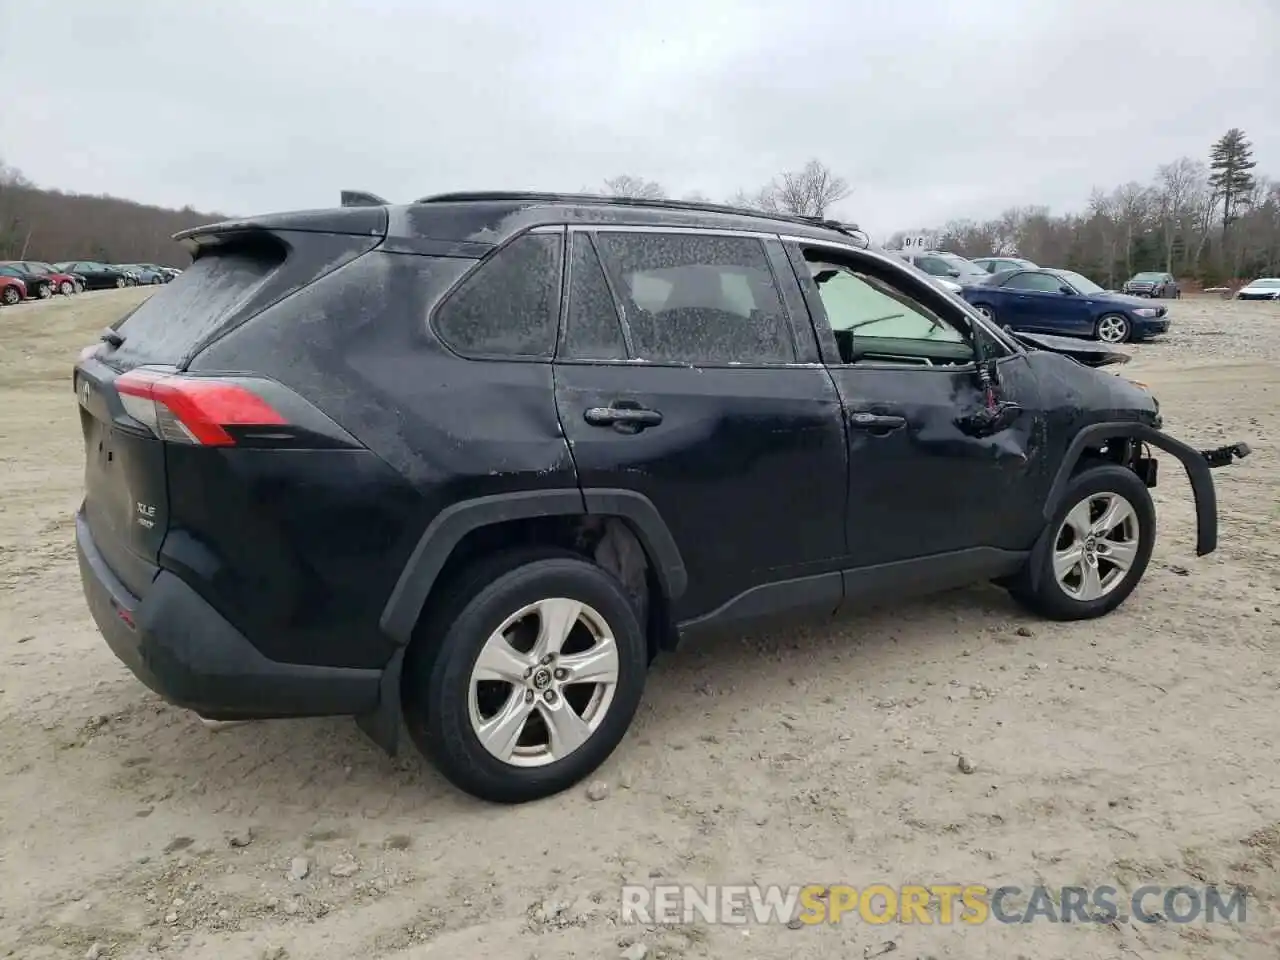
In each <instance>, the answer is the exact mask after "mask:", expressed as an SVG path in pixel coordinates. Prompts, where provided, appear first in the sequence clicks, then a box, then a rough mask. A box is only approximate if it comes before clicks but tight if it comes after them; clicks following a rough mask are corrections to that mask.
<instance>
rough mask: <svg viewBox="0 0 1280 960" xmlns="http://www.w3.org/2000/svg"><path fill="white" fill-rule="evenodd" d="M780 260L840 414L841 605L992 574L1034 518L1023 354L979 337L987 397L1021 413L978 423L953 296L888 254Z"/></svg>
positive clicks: (982, 405)
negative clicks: (845, 453)
mask: <svg viewBox="0 0 1280 960" xmlns="http://www.w3.org/2000/svg"><path fill="white" fill-rule="evenodd" d="M790 253H791V255H792V261H793V265H794V266H795V268H796V274H797V277H798V279H799V280H800V282H801V286H802V288H803V290H804V295H805V299H806V301H807V302H808V304H809V306H810V312H811V314H812V316H813V320H814V324H815V328H816V332H817V336H818V341H819V344H820V345H821V346H822V348H823V352H824V358H825V359H826V360H827V365H828V368H829V369H830V370H831V373H832V377H833V379H834V380H835V383H836V388H837V389H838V390H839V392H840V398H841V402H842V404H843V405H844V409H845V415H846V426H847V434H848V445H849V507H848V526H847V534H846V536H847V549H848V561H847V565H846V566H847V568H848V570H849V571H850V577H849V578H848V580H847V582H846V590H847V592H848V593H849V596H850V599H851V600H856V599H858V598H859V595H860V594H863V593H866V592H869V589H870V591H871V592H874V590H875V589H879V588H882V587H890V586H892V587H893V588H895V589H898V588H900V587H902V586H904V585H905V586H909V585H910V584H911V583H917V585H919V586H920V587H921V588H926V587H927V588H933V587H936V586H939V585H945V583H939V582H938V578H939V576H940V577H941V580H942V581H946V580H949V579H952V580H954V581H955V582H957V583H963V582H965V581H967V580H970V579H973V578H974V577H975V576H979V575H998V574H999V573H1001V572H1002V570H1003V568H1004V567H1006V566H1007V565H1009V564H1010V563H1013V562H1015V561H1016V560H1017V559H1018V552H1019V551H1021V550H1024V549H1026V548H1027V547H1029V546H1030V543H1031V541H1032V540H1034V536H1035V533H1036V532H1037V530H1038V527H1039V522H1040V521H1039V510H1040V505H1039V503H1038V502H1037V500H1036V497H1035V496H1034V495H1033V493H1032V492H1031V489H1032V485H1031V484H1028V483H1027V479H1028V477H1029V476H1031V475H1032V474H1033V473H1034V471H1035V470H1036V469H1037V467H1038V463H1039V459H1040V457H1041V456H1042V452H1041V451H1042V446H1043V435H1044V423H1043V415H1042V413H1041V412H1040V411H1039V409H1038V407H1039V403H1038V397H1037V391H1036V385H1035V382H1034V380H1033V379H1032V378H1030V377H1029V376H1028V375H1027V373H1028V371H1027V367H1028V364H1027V361H1026V358H1025V355H1022V354H1019V353H1017V352H1015V351H1013V350H1011V349H1009V348H1008V347H1007V346H1006V345H1004V344H1003V343H1002V342H1001V341H1000V340H999V338H998V337H996V336H995V335H994V334H992V333H990V332H986V331H980V332H977V334H976V335H978V336H982V337H983V340H982V344H981V345H982V350H983V356H984V357H988V358H992V359H994V360H995V361H996V363H995V368H996V374H997V377H998V378H999V380H1000V382H1001V385H1000V387H999V388H998V389H997V393H996V395H995V397H994V399H995V400H997V401H1000V400H1003V401H1004V402H1008V401H1016V402H1018V403H1020V404H1021V406H1022V407H1023V408H1024V409H1023V410H1022V411H1021V412H1020V413H1019V412H1016V411H1013V410H1010V411H1009V412H1008V413H1006V416H1008V417H1009V418H1010V419H1009V420H1007V421H999V420H996V421H988V420H987V419H985V414H986V412H987V411H988V410H989V404H988V402H987V396H986V393H985V391H984V389H983V388H982V385H981V383H980V381H979V379H978V376H977V373H976V367H975V363H974V358H975V346H974V336H975V328H974V327H973V326H972V325H971V323H970V320H969V318H968V316H967V315H966V314H965V313H964V311H963V310H962V309H961V308H960V307H958V306H956V305H955V304H954V303H953V302H952V300H951V298H950V297H947V296H946V295H945V294H943V293H941V292H940V291H937V290H934V289H932V287H931V286H930V285H928V284H927V283H922V282H921V281H919V280H918V279H917V278H915V277H914V276H913V275H911V274H909V273H908V272H907V271H905V270H902V269H901V268H899V267H897V266H896V265H894V264H892V263H891V262H889V261H888V260H887V259H885V258H879V257H875V256H873V255H869V254H863V253H860V252H856V251H845V250H839V249H834V248H829V247H822V246H820V245H813V246H810V245H803V244H799V243H797V244H796V245H795V246H793V247H792V248H791V250H790Z"/></svg>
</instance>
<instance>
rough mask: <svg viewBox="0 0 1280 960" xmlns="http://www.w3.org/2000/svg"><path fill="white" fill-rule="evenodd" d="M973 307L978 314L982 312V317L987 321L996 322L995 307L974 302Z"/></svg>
mask: <svg viewBox="0 0 1280 960" xmlns="http://www.w3.org/2000/svg"><path fill="white" fill-rule="evenodd" d="M973 309H975V310H977V311H978V312H979V313H980V314H982V317H983V319H984V320H986V321H988V322H989V323H995V322H996V308H995V307H993V306H991V304H989V303H975V304H974V305H973Z"/></svg>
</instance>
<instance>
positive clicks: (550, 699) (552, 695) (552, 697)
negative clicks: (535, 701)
mask: <svg viewBox="0 0 1280 960" xmlns="http://www.w3.org/2000/svg"><path fill="white" fill-rule="evenodd" d="M542 697H543V699H544V700H546V701H547V703H555V702H556V692H555V691H554V690H548V691H547V692H546V693H544V694H543V695H542Z"/></svg>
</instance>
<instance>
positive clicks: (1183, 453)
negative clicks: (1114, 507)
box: [1044, 421, 1218, 557]
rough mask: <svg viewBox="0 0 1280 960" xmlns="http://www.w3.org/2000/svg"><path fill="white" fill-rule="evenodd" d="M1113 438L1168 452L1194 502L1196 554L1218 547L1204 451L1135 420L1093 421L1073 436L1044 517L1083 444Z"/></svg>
mask: <svg viewBox="0 0 1280 960" xmlns="http://www.w3.org/2000/svg"><path fill="white" fill-rule="evenodd" d="M1115 437H1128V438H1131V439H1133V440H1139V441H1142V442H1143V443H1149V444H1151V445H1152V446H1153V447H1159V448H1160V449H1161V450H1164V451H1165V452H1166V453H1170V454H1172V455H1173V456H1174V457H1176V458H1177V459H1178V461H1179V462H1180V463H1181V464H1182V466H1183V468H1184V469H1185V470H1186V471H1187V479H1188V480H1190V481H1191V492H1192V494H1193V495H1194V496H1195V504H1196V556H1198V557H1203V556H1204V555H1205V554H1207V553H1212V552H1213V551H1214V550H1216V549H1217V547H1218V495H1217V491H1216V490H1215V489H1214V485H1213V474H1212V473H1211V472H1210V468H1209V461H1208V460H1206V459H1205V457H1204V454H1202V453H1201V452H1200V451H1199V450H1196V449H1195V448H1194V447H1190V446H1188V445H1187V444H1185V443H1183V442H1182V441H1181V440H1175V439H1174V438H1173V437H1171V436H1169V435H1168V434H1165V433H1162V432H1161V431H1159V430H1157V429H1156V428H1155V427H1152V426H1149V425H1148V424H1145V423H1138V422H1136V421H1114V422H1108V423H1095V424H1092V425H1090V426H1087V427H1085V428H1084V429H1083V430H1081V431H1080V432H1079V433H1077V434H1076V435H1075V438H1074V439H1073V440H1072V441H1071V444H1070V445H1069V446H1068V447H1067V452H1066V455H1065V456H1064V457H1063V458H1062V463H1061V464H1060V465H1059V466H1058V473H1057V475H1056V476H1055V477H1054V478H1053V485H1052V486H1051V487H1050V488H1049V495H1048V497H1046V498H1045V503H1044V518H1045V520H1048V519H1049V518H1050V517H1052V516H1053V514H1054V512H1055V511H1056V510H1057V509H1058V507H1059V506H1061V503H1062V498H1063V496H1064V494H1065V491H1066V487H1067V483H1068V481H1069V480H1070V479H1071V473H1072V471H1073V470H1075V468H1076V464H1077V463H1079V462H1080V456H1081V454H1083V453H1084V450H1085V448H1086V447H1090V446H1098V445H1099V444H1101V443H1102V442H1103V441H1105V440H1110V439H1113V438H1115Z"/></svg>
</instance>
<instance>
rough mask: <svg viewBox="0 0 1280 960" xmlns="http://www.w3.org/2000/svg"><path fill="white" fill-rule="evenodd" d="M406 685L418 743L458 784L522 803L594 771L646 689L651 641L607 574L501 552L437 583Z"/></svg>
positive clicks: (569, 562) (562, 558)
mask: <svg viewBox="0 0 1280 960" xmlns="http://www.w3.org/2000/svg"><path fill="white" fill-rule="evenodd" d="M440 596H442V597H444V598H445V600H444V601H443V602H442V603H441V604H440V605H439V606H438V608H437V609H436V610H434V611H433V612H432V613H430V614H429V615H428V617H427V619H426V621H425V624H424V626H425V629H424V630H423V631H422V632H421V635H420V636H419V637H418V638H417V639H415V641H414V643H413V644H412V645H411V646H410V649H409V653H408V656H407V657H406V660H405V667H404V674H403V680H402V686H401V694H402V704H403V708H404V716H405V722H406V726H407V727H408V729H409V734H410V736H411V737H412V739H413V742H414V744H415V745H416V746H417V747H418V749H419V750H420V751H421V752H422V753H423V754H424V755H426V756H427V757H428V758H429V759H430V760H431V761H433V762H434V764H435V765H436V766H437V768H439V770H440V772H441V773H443V774H444V776H445V777H446V778H447V779H448V780H449V781H450V782H451V783H453V784H454V785H455V786H457V787H458V788H459V789H461V790H464V791H466V792H467V793H470V794H471V795H473V796H475V797H479V798H480V799H482V800H489V801H493V802H496V803H523V802H526V801H529V800H537V799H541V798H543V797H547V796H551V795H552V794H556V793H559V792H560V791H562V790H565V789H567V788H569V787H571V786H573V785H574V784H576V783H578V782H579V781H581V780H582V779H583V778H585V777H586V776H588V775H589V774H590V773H591V772H592V771H594V770H595V769H596V768H597V767H599V766H600V764H602V763H603V762H604V761H605V760H606V759H607V758H608V757H609V755H610V754H611V753H613V751H614V749H615V748H616V747H617V745H618V744H619V743H620V742H621V740H622V738H623V736H624V735H625V733H626V731H627V728H628V727H629V726H630V724H631V720H632V718H633V717H634V716H635V712H636V708H637V707H638V706H639V703H640V697H641V695H642V693H643V692H644V681H645V673H646V671H647V668H648V659H649V658H648V644H647V641H646V638H645V633H644V629H643V627H642V625H641V623H640V621H639V618H638V616H637V613H636V608H635V606H634V604H633V603H632V601H631V600H630V598H629V597H628V595H627V593H626V591H625V590H624V588H623V586H622V584H621V583H619V582H618V580H617V579H616V578H615V577H613V576H612V575H611V574H609V573H608V572H606V571H605V570H603V569H601V568H600V567H598V566H596V565H595V564H593V563H590V562H588V561H586V560H584V559H583V558H582V557H580V556H578V555H576V554H573V553H570V552H568V551H561V550H551V549H545V550H542V549H539V550H534V551H512V552H507V553H503V554H499V555H496V556H493V557H490V558H487V559H485V560H483V561H480V562H479V563H478V564H475V565H474V566H472V567H470V568H469V569H468V570H466V571H465V572H464V573H463V574H462V575H461V576H459V577H457V578H455V579H454V580H453V582H452V583H450V584H446V585H445V586H444V587H442V590H441V593H440Z"/></svg>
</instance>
